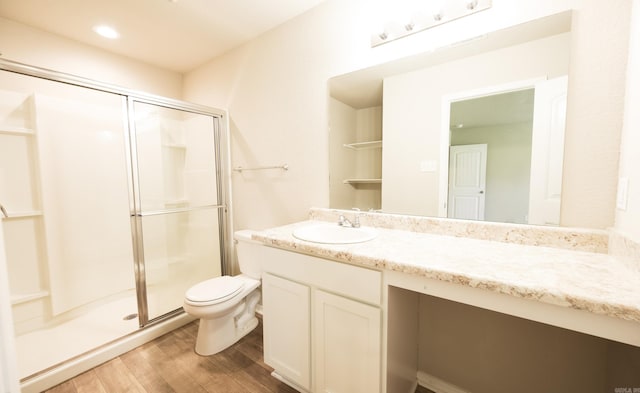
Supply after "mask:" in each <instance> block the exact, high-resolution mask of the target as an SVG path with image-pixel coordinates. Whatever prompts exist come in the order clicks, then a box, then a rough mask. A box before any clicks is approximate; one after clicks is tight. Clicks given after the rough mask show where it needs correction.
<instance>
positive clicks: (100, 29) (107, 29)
mask: <svg viewBox="0 0 640 393" xmlns="http://www.w3.org/2000/svg"><path fill="white" fill-rule="evenodd" d="M93 31H95V32H96V33H98V34H99V35H101V36H102V37H104V38H109V39H111V40H115V39H116V38H118V37H120V33H118V32H117V31H116V29H114V28H113V27H111V26H107V25H98V26H95V27H94V28H93Z"/></svg>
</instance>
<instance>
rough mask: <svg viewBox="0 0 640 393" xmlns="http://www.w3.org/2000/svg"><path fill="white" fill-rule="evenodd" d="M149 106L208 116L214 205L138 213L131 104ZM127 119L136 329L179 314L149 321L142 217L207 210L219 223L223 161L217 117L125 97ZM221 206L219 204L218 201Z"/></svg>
mask: <svg viewBox="0 0 640 393" xmlns="http://www.w3.org/2000/svg"><path fill="white" fill-rule="evenodd" d="M136 103H142V104H150V105H155V106H159V107H162V108H167V109H177V110H181V111H183V112H188V113H194V114H198V115H204V116H209V117H210V118H211V121H212V127H213V133H214V135H213V140H214V146H213V149H214V154H215V166H216V168H215V169H216V171H215V174H216V200H217V201H218V204H213V205H204V206H195V207H184V208H174V209H161V210H154V211H146V212H144V211H142V201H141V191H140V176H139V173H138V170H139V166H138V149H137V138H136V136H137V130H136V118H135V108H134V106H135V104H136ZM127 118H128V120H129V122H128V127H127V128H126V133H127V139H128V141H127V142H128V149H129V151H130V154H129V155H128V159H129V160H130V162H129V165H130V166H129V168H130V182H129V184H130V185H131V186H132V187H131V188H130V195H129V201H130V202H129V205H130V211H131V231H132V235H133V250H134V254H133V257H134V261H135V262H134V272H135V279H136V291H137V295H138V296H137V300H138V321H139V324H140V327H143V326H146V325H148V324H149V323H153V322H155V321H158V320H162V319H164V318H166V317H167V316H170V315H172V314H174V313H176V312H180V311H181V309H177V310H173V311H170V312H168V313H166V314H163V315H161V316H158V317H156V318H152V319H150V318H149V303H148V297H147V282H146V271H145V267H146V264H145V257H144V233H143V228H142V219H143V218H144V217H149V216H156V215H165V214H175V213H184V212H191V211H197V210H205V209H206V210H208V209H217V210H218V222H219V223H222V222H223V221H224V220H225V218H226V214H225V213H226V212H227V204H226V203H224V201H225V199H224V198H225V194H224V192H223V187H222V181H221V179H224V174H223V172H222V170H221V168H222V165H223V160H222V159H221V145H220V139H221V136H220V134H221V132H220V117H219V116H215V115H214V114H212V113H211V112H210V111H202V110H198V109H196V108H191V109H184V108H176V107H174V106H171V105H164V104H161V103H158V102H155V101H151V100H148V99H143V98H139V97H132V96H129V97H128V98H127ZM221 201H222V202H223V203H220V202H221ZM225 227H226V225H222V227H220V228H219V231H218V236H219V244H220V262H221V264H222V266H221V267H222V272H223V274H224V273H226V268H225V266H226V263H225V261H226V258H225V254H226V253H225V244H226V243H225V239H226V236H225V230H224V229H225Z"/></svg>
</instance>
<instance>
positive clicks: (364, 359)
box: [262, 247, 382, 393]
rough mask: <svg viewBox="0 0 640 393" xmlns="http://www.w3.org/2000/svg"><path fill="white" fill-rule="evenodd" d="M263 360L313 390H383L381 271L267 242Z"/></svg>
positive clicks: (289, 379)
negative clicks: (287, 248) (270, 245)
mask: <svg viewBox="0 0 640 393" xmlns="http://www.w3.org/2000/svg"><path fill="white" fill-rule="evenodd" d="M262 255H263V257H264V258H265V261H264V267H263V270H264V272H263V275H262V285H263V287H262V299H263V300H262V301H263V321H264V334H263V335H264V359H265V363H267V364H268V365H270V366H271V367H273V368H274V370H275V373H276V374H277V375H278V376H280V377H282V378H284V379H285V380H286V381H287V382H289V383H290V384H292V386H294V387H298V388H301V390H302V391H309V392H334V393H341V392H344V393H357V392H367V393H371V392H380V391H381V367H382V356H381V351H382V332H381V325H382V312H381V309H380V306H381V301H382V273H381V272H380V271H377V270H371V269H367V268H362V267H356V266H352V265H348V264H344V263H339V262H333V261H329V260H325V259H322V258H316V257H312V256H308V255H303V254H298V253H294V252H290V251H286V250H282V249H276V248H271V247H264V253H263V254H262Z"/></svg>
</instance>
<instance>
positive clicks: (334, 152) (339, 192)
mask: <svg viewBox="0 0 640 393" xmlns="http://www.w3.org/2000/svg"><path fill="white" fill-rule="evenodd" d="M330 100H331V102H330V103H329V111H330V112H331V116H330V117H329V118H330V119H331V123H330V124H329V128H330V130H329V141H330V143H329V156H330V157H331V160H330V162H329V173H330V179H329V180H330V184H329V190H330V192H331V193H330V195H329V200H330V201H331V202H330V203H331V207H332V208H336V209H350V208H352V207H353V206H355V205H356V201H355V196H356V195H355V188H353V187H351V186H350V185H348V184H344V183H343V180H344V179H348V178H350V177H352V176H353V174H352V173H353V171H354V170H355V168H356V158H357V157H356V155H355V154H348V153H353V152H352V151H351V150H347V149H345V148H344V147H343V144H345V143H353V142H354V141H355V140H356V109H354V108H352V107H350V106H349V105H347V104H344V103H342V102H340V101H338V100H336V99H335V98H331V99H330Z"/></svg>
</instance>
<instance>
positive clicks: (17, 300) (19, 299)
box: [11, 291, 49, 305]
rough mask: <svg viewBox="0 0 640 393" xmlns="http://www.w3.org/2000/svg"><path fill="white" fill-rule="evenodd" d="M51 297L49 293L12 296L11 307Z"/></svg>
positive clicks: (40, 292)
mask: <svg viewBox="0 0 640 393" xmlns="http://www.w3.org/2000/svg"><path fill="white" fill-rule="evenodd" d="M47 296H49V291H38V292H31V293H21V294H18V295H11V305H16V304H22V303H27V302H30V301H32V300H38V299H42V298H45V297H47Z"/></svg>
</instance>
